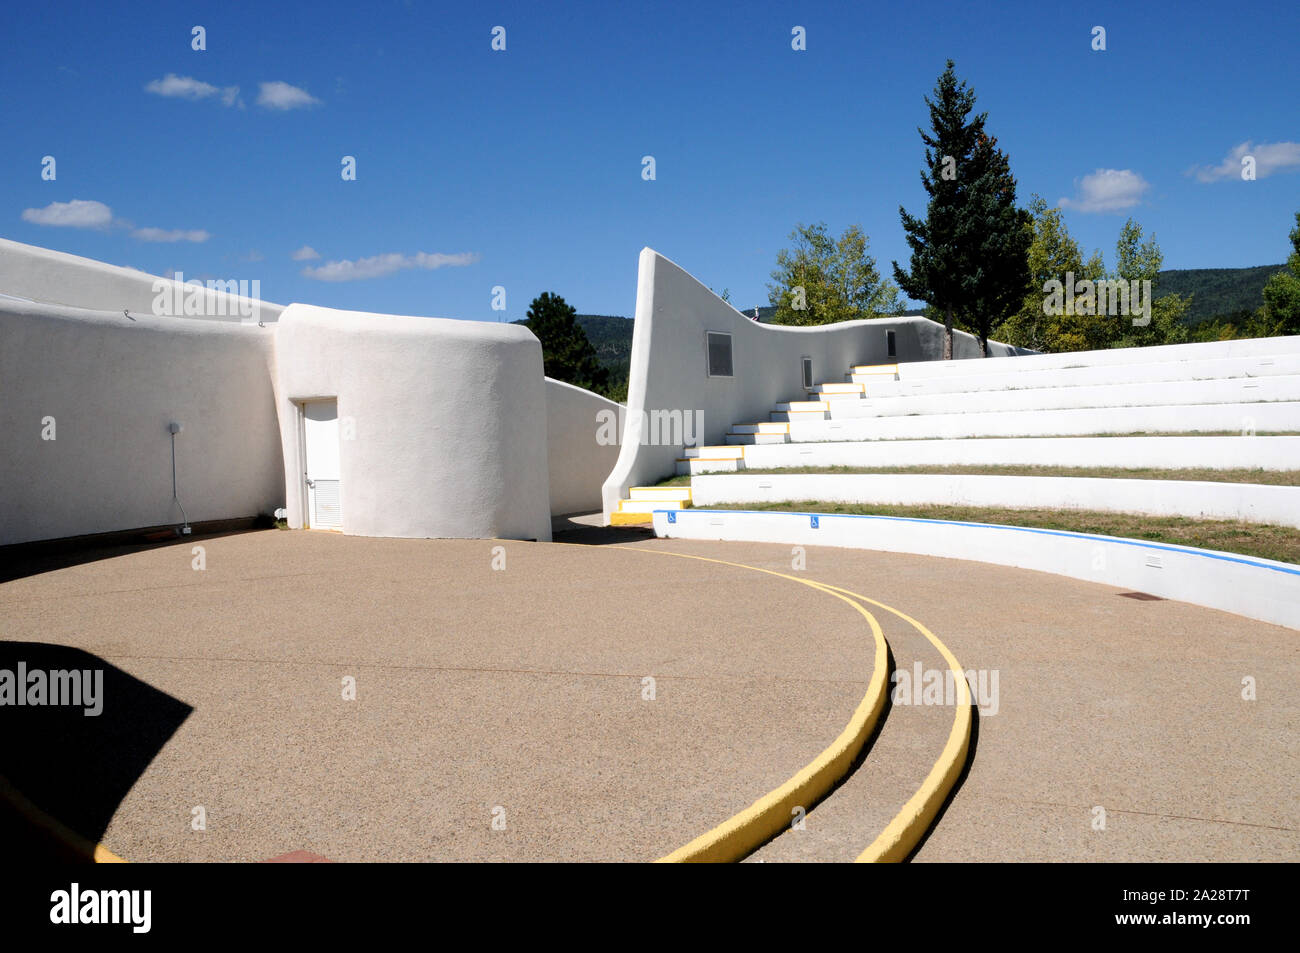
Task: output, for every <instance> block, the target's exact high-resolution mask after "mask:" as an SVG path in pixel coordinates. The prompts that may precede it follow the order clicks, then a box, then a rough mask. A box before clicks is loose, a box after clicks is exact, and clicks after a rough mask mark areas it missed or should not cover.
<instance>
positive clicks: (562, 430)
mask: <svg viewBox="0 0 1300 953" xmlns="http://www.w3.org/2000/svg"><path fill="white" fill-rule="evenodd" d="M619 410H620V406H619V405H618V404H616V403H615V402H614V401H612V400H608V399H606V398H604V397H601V396H600V395H599V394H593V393H592V392H591V391H589V390H585V389H584V388H581V387H575V386H574V385H572V384H566V383H565V382H564V381H557V380H554V379H552V378H550V377H548V378H546V433H547V459H548V461H549V470H550V482H551V514H552V515H554V516H567V515H569V514H572V513H593V512H595V511H596V510H599V509H600V488H601V486H602V485H603V484H604V482H605V477H607V476H609V471H610V470H612V469H613V468H614V463H615V461H616V460H618V442H617V441H604V440H603V433H604V431H603V430H602V426H601V424H602V422H603V420H604V417H603V416H602V415H612V416H613V419H614V421H615V426H616V427H617V421H618V415H619Z"/></svg>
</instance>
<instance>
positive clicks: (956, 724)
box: [823, 583, 971, 864]
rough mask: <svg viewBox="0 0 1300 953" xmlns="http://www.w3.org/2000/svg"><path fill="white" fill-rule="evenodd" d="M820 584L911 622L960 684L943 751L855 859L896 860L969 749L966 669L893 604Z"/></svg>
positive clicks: (930, 815)
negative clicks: (898, 809) (893, 814)
mask: <svg viewBox="0 0 1300 953" xmlns="http://www.w3.org/2000/svg"><path fill="white" fill-rule="evenodd" d="M823 585H825V586H826V588H827V589H833V590H835V591H836V592H840V593H845V594H847V595H850V596H853V597H854V598H857V599H861V600H862V601H863V602H869V603H871V605H873V606H877V607H879V608H881V609H884V610H885V611H886V612H892V613H893V614H894V615H896V616H898V617H899V618H900V619H902V620H903V621H904V622H906V623H908V624H909V625H911V626H912V627H913V628H914V629H916V630H917V631H918V632H920V633H921V634H922V635H924V636H925V637H926V638H927V639H929V640H930V644H931V645H933V646H934V647H935V648H936V649H938V650H939V654H940V655H942V656H943V657H944V660H945V661H946V662H947V663H948V668H949V669H951V670H952V673H953V683H954V685H956V686H960V687H959V688H958V698H957V701H956V706H957V712H956V715H955V716H954V718H953V722H952V731H951V732H949V733H948V743H947V744H945V745H944V747H943V751H942V752H940V754H939V759H938V760H937V761H935V763H934V767H932V768H931V769H930V773H929V774H927V775H926V776H925V780H924V781H922V782H921V787H920V788H919V789H918V790H917V792H916V793H915V794H913V795H912V797H911V798H909V799H908V801H907V803H906V804H904V805H903V807H902V809H901V810H900V811H899V812H898V814H896V815H895V816H894V819H893V820H892V821H890V822H889V824H888V825H887V826H886V827H885V829H884V830H883V831H881V832H880V836H879V837H877V838H876V839H875V840H874V841H872V842H871V844H870V845H869V846H868V847H867V848H866V850H864V851H863V852H862V853H861V854H859V855H858V858H857V861H856V863H859V864H862V863H897V862H898V861H900V860H903V859H904V858H906V857H907V855H908V854H910V853H911V852H912V848H914V847H915V846H916V845H917V844H918V843H920V840H921V838H922V836H924V834H925V832H926V831H927V830H929V829H930V826H931V824H933V823H934V819H935V818H936V817H937V816H938V814H939V808H940V807H942V806H943V802H944V799H945V798H947V796H948V792H949V791H951V790H952V787H953V785H954V784H956V783H957V777H958V776H959V775H960V774H961V771H962V768H963V767H964V766H965V764H966V754H967V752H968V751H969V750H970V729H971V713H970V708H971V696H970V685H968V684H967V682H966V674H965V670H964V669H963V668H962V667H961V663H960V662H958V661H957V656H955V655H953V654H952V651H951V650H950V649H949V648H948V646H946V645H944V644H943V642H941V641H940V640H939V638H938V637H937V636H936V635H935V634H934V633H933V632H931V631H930V630H929V629H927V628H926V627H925V626H923V625H922V624H921V623H920V622H918V621H916V620H915V619H913V618H912V617H911V616H910V615H908V614H907V613H905V612H900V611H899V610H897V609H895V608H894V607H892V606H887V605H885V604H884V603H883V602H877V601H876V600H875V599H872V598H869V597H868V596H864V595H862V594H861V593H857V592H853V591H851V590H849V589H842V588H840V587H839V586H832V585H829V584H826V583H823Z"/></svg>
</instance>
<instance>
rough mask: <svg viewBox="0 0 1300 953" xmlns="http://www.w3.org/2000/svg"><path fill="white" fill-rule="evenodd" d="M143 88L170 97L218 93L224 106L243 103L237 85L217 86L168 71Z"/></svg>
mask: <svg viewBox="0 0 1300 953" xmlns="http://www.w3.org/2000/svg"><path fill="white" fill-rule="evenodd" d="M144 89H145V92H147V93H154V94H155V95H158V96H166V97H168V98H170V99H207V98H208V97H210V96H218V95H219V96H220V97H221V102H222V103H223V104H224V105H226V106H233V105H235V104H236V103H238V104H239V105H240V106H242V105H243V102H242V101H241V100H240V99H239V87H238V86H226V87H224V88H218V87H216V86H213V85H212V84H211V83H205V82H203V81H202V80H199V79H195V78H194V77H192V76H177V75H176V74H175V73H168V74H167V75H166V76H164V77H163V78H162V79H155V80H151V81H150V82H149V83H147V84H145V87H144Z"/></svg>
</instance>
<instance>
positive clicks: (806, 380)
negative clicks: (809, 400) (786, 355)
mask: <svg viewBox="0 0 1300 953" xmlns="http://www.w3.org/2000/svg"><path fill="white" fill-rule="evenodd" d="M802 361H803V389H804V390H812V386H813V379H812V358H811V357H805V358H802Z"/></svg>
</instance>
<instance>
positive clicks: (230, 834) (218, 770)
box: [0, 531, 1300, 861]
mask: <svg viewBox="0 0 1300 953" xmlns="http://www.w3.org/2000/svg"><path fill="white" fill-rule="evenodd" d="M578 538H585V539H586V540H588V541H591V540H594V539H598V538H613V539H624V540H628V541H627V542H623V543H618V544H615V545H572V544H566V543H556V544H532V543H517V542H492V541H445V540H444V541H437V540H382V539H364V538H354V537H343V536H339V535H334V534H319V533H289V532H278V531H268V532H261V533H249V534H242V535H232V536H226V537H220V538H212V539H206V540H205V539H200V540H195V541H194V544H197V545H203V546H204V547H205V551H206V552H205V556H206V565H207V568H206V569H204V570H202V571H196V570H194V569H193V568H191V562H192V559H193V556H192V555H191V551H190V548H191V544H190V543H189V542H187V543H186V544H183V545H176V546H168V547H162V548H157V549H151V550H146V551H140V552H135V553H131V554H129V555H125V556H120V557H117V558H115V559H112V560H104V561H99V562H90V563H85V564H82V565H76V566H69V567H67V568H63V569H58V570H55V571H51V572H46V573H42V574H39V575H33V576H29V577H27V578H23V579H17V580H14V581H12V582H8V583H4V584H3V585H0V634H2V635H3V638H4V639H6V640H12V641H26V642H39V643H47V644H55V645H65V646H75V647H77V648H80V649H83V650H85V651H87V652H90V653H92V654H94V655H96V656H99V657H101V658H103V659H104V660H106V661H107V662H109V663H111V664H112V665H113V666H116V667H117V668H120V669H122V670H123V671H124V672H126V673H127V674H128V675H130V676H133V677H134V678H135V679H138V680H139V681H140V682H142V683H145V684H147V685H148V686H152V688H154V689H158V690H160V691H161V692H164V693H166V695H168V696H171V698H173V699H177V700H179V701H181V702H184V703H185V704H186V705H188V706H192V708H193V710H192V711H191V712H189V713H188V715H186V716H184V717H183V720H181V721H180V722H179V725H178V726H177V727H175V730H174V733H173V734H171V735H170V737H169V738H167V740H166V741H165V743H164V744H162V745H161V748H160V750H158V752H157V754H156V756H154V757H153V758H152V760H151V761H150V762H149V763H148V765H147V768H143V770H142V773H141V774H140V776H139V777H138V779H133V780H134V783H133V784H131V785H129V792H127V793H125V795H124V796H123V797H122V798H121V800H120V803H114V804H113V805H112V807H113V810H112V812H111V821H108V822H107V823H106V825H105V826H106V829H105V830H103V831H86V833H87V834H89V835H91V836H100V837H101V838H102V839H103V840H104V842H105V843H106V844H107V845H108V846H109V847H111V848H112V849H114V850H116V851H117V852H119V853H121V854H123V855H124V856H126V857H127V858H128V859H132V860H261V859H268V858H271V857H276V856H279V855H282V854H285V853H288V852H290V851H296V850H308V851H311V852H313V853H316V854H322V855H324V856H327V857H330V858H332V859H336V860H378V859H392V860H647V859H653V858H654V857H657V856H660V855H662V854H664V853H666V852H668V851H670V850H672V849H673V848H675V847H677V846H680V845H681V844H682V843H685V842H686V841H687V840H690V839H691V838H692V837H693V836H695V835H696V834H698V833H700V832H702V831H703V830H705V829H707V828H709V827H710V826H712V825H714V824H716V823H718V822H720V821H722V820H724V819H725V818H726V817H728V816H729V815H730V814H732V813H734V812H735V811H737V810H739V809H741V808H743V807H745V806H747V805H748V804H749V803H750V802H751V801H752V800H753V799H754V798H756V797H758V796H760V795H761V794H763V793H765V792H766V791H767V790H769V789H771V788H772V787H775V786H776V785H778V784H780V783H781V782H783V781H784V780H786V779H787V778H788V777H789V776H790V775H792V774H793V773H795V772H796V771H797V770H798V769H799V768H801V767H802V766H803V765H804V764H806V763H807V762H808V761H809V760H810V759H811V758H812V757H813V756H815V755H816V754H817V753H818V752H819V751H820V750H821V749H822V748H823V747H824V746H825V745H826V744H828V743H829V742H830V741H831V740H832V739H833V738H834V737H835V736H836V735H837V734H838V733H839V731H840V730H841V728H842V727H843V725H844V723H845V722H846V721H847V719H848V717H849V714H850V713H851V712H852V710H853V708H854V706H855V705H856V704H857V702H858V700H859V699H860V698H861V696H862V693H863V692H864V691H865V688H866V684H867V682H868V680H869V678H870V676H871V671H870V668H871V665H872V648H873V647H872V642H871V636H870V632H869V630H868V629H867V627H866V626H865V625H864V624H863V623H862V621H861V619H860V617H858V615H857V614H856V613H855V612H854V611H853V610H852V609H850V608H849V607H848V606H846V605H845V604H844V603H842V602H841V601H840V600H838V599H834V598H832V597H830V596H827V595H825V594H823V593H819V592H816V591H814V590H812V589H810V588H808V587H805V586H800V585H798V584H796V583H793V582H788V581H785V580H780V579H775V578H773V577H771V576H766V575H762V574H759V573H754V572H750V571H747V570H742V569H734V568H730V567H726V566H721V565H717V564H713V563H703V562H698V561H694V560H683V559H672V558H665V557H664V556H662V555H659V554H658V553H659V552H669V551H671V552H682V553H694V554H699V555H707V556H711V557H715V558H720V559H724V560H730V561H734V562H740V563H747V564H751V565H756V566H763V567H767V568H772V569H776V570H778V571H782V572H787V573H790V574H792V575H803V576H807V577H808V578H810V579H814V580H820V581H825V582H831V583H834V584H837V585H842V586H846V587H848V588H850V589H854V590H856V591H858V592H861V593H863V594H865V595H868V596H871V597H872V598H875V599H879V600H880V601H882V602H884V603H887V604H889V605H892V606H894V607H896V608H898V609H900V610H903V611H905V612H907V613H909V614H911V615H913V616H915V617H917V618H918V619H920V620H921V621H922V622H924V623H925V624H926V625H928V626H929V627H930V628H931V629H932V630H933V631H934V632H935V633H936V634H937V635H938V636H939V637H940V638H942V639H943V640H944V641H945V642H946V643H947V644H948V646H949V647H950V648H951V649H952V650H953V651H954V653H955V654H956V655H957V657H958V659H959V660H960V661H961V662H962V663H963V665H965V666H966V667H967V668H984V669H997V670H998V672H999V711H998V712H997V714H996V715H986V716H983V717H981V718H980V719H979V735H978V739H977V745H976V753H975V757H974V760H973V762H972V765H971V770H970V774H969V777H968V778H967V779H966V780H965V782H964V783H963V785H962V787H961V788H960V790H959V791H958V793H957V795H956V796H955V798H954V799H953V800H952V802H951V804H950V805H949V807H948V810H947V811H946V813H945V815H944V816H943V818H942V820H941V823H940V824H939V826H938V827H937V829H936V830H935V832H934V833H933V834H932V835H931V836H930V838H929V839H928V840H927V841H926V842H925V844H924V845H923V847H922V849H921V850H920V851H919V853H918V855H917V859H919V860H1020V859H1045V860H1076V859H1105V860H1155V859H1186V860H1200V859H1225V860H1226V859H1256V858H1268V859H1279V860H1282V859H1285V860H1295V859H1300V806H1298V805H1297V794H1296V789H1295V784H1294V777H1295V776H1296V774H1297V768H1298V767H1300V744H1298V743H1297V735H1296V714H1297V707H1298V703H1297V698H1298V697H1300V696H1298V694H1297V691H1296V690H1297V688H1298V687H1300V651H1298V650H1297V637H1298V636H1300V633H1296V632H1293V631H1291V630H1287V629H1282V628H1279V627H1276V626H1269V625H1265V624H1262V623H1255V622H1250V621H1247V620H1244V619H1240V618H1238V617H1235V616H1231V615H1227V614H1225V613H1220V612H1214V611H1211V610H1205V609H1198V608H1195V607H1192V606H1188V605H1184V604H1180V603H1173V602H1163V601H1162V602H1136V601H1133V600H1129V599H1125V598H1120V597H1119V596H1118V592H1119V591H1118V590H1113V589H1110V588H1107V587H1103V586H1096V585H1091V584H1086V583H1078V582H1073V581H1071V580H1067V579H1063V578H1060V577H1056V576H1049V575H1046V574H1040V573H1034V572H1028V571H1022V570H1010V569H1003V568H999V567H992V566H984V565H981V564H978V563H970V562H961V561H955V560H940V559H928V558H923V557H908V556H895V555H887V554H880V553H867V552H854V551H847V550H832V549H809V550H808V551H807V566H806V569H804V570H802V571H792V570H791V550H790V548H789V547H783V546H770V545H759V544H732V543H695V542H686V541H667V540H653V539H645V538H642V537H639V536H637V535H636V534H630V533H629V534H620V535H615V536H613V537H602V536H601V535H600V534H597V533H595V532H591V531H586V536H585V537H584V536H582V535H581V534H578V533H572V534H562V535H560V536H557V539H560V540H564V539H578ZM495 546H501V547H503V548H504V554H505V559H506V568H505V569H504V570H503V571H497V570H493V569H492V560H493V557H494V552H493V547H495ZM633 547H640V548H646V549H650V550H655V551H657V552H652V553H642V552H634V551H629V550H630V549H632V548H633ZM876 614H877V616H878V618H879V619H880V621H881V623H882V625H883V626H884V627H885V633H886V636H887V637H888V638H889V640H890V643H891V647H892V651H893V654H894V658H895V663H896V665H897V666H898V667H899V668H907V669H910V668H911V666H912V665H913V663H914V662H915V661H917V660H919V661H921V662H922V664H923V665H924V666H925V667H926V668H941V667H942V666H941V662H940V657H939V655H938V653H937V652H936V651H935V650H934V649H933V648H932V647H931V646H930V645H929V643H928V642H926V641H925V640H924V639H922V638H921V637H920V636H919V635H918V634H917V633H916V632H915V631H914V630H912V629H911V628H910V627H909V626H907V625H906V624H905V623H903V622H901V621H900V620H898V619H896V618H895V617H893V616H891V615H889V614H888V613H885V612H880V611H877V612H876ZM1247 675H1249V676H1253V677H1254V678H1255V679H1256V681H1257V684H1258V692H1259V698H1258V700H1257V701H1253V702H1247V701H1243V700H1242V699H1241V697H1240V692H1241V679H1242V677H1243V676H1247ZM345 676H351V677H353V678H355V679H356V684H357V699H356V700H355V701H346V700H344V699H343V698H342V692H341V684H342V679H343V678H344V677H345ZM645 676H653V677H654V678H655V680H656V685H655V688H656V698H655V700H653V701H647V700H643V698H642V690H643V688H642V679H643V678H644V677H645ZM112 704H113V697H112V696H111V695H110V697H109V698H108V700H107V705H108V707H107V708H106V711H105V715H104V716H103V717H104V718H109V717H110V716H111V714H112V708H111V706H112ZM6 714H7V712H6V710H5V709H0V719H4V718H5V717H6ZM951 717H952V710H951V709H950V708H946V707H944V706H942V705H939V706H919V705H914V706H902V705H895V706H893V707H892V709H891V710H890V712H889V714H888V718H887V719H886V721H885V723H884V726H883V727H882V729H881V732H880V734H879V737H878V738H877V739H876V740H875V742H874V744H873V746H872V748H871V750H870V752H869V753H868V755H867V757H866V759H865V761H864V762H863V763H862V765H861V766H860V767H859V768H858V769H857V771H855V773H854V774H853V775H852V776H850V778H849V779H848V780H847V781H846V782H845V783H844V784H843V785H841V786H840V787H839V788H838V789H836V791H835V792H834V793H832V795H831V796H830V797H829V798H827V799H826V800H825V801H823V802H822V804H820V805H819V806H817V807H816V808H815V809H813V810H812V811H811V812H810V813H809V814H808V817H807V820H806V825H805V829H804V830H801V831H792V832H789V833H787V834H785V835H782V836H781V837H780V838H778V839H776V840H775V841H773V842H772V843H771V844H770V845H768V846H767V847H765V848H763V849H762V850H761V851H759V852H758V854H756V855H755V857H754V858H753V859H755V860H768V861H781V860H847V859H851V858H852V857H853V856H855V855H856V854H857V852H858V851H860V850H861V849H862V848H863V847H865V846H866V845H867V844H868V843H869V842H870V841H871V840H872V839H873V838H874V837H875V835H876V834H877V833H878V832H879V830H880V828H881V827H883V826H884V824H885V823H886V822H887V821H888V820H889V819H890V817H892V816H893V813H894V812H895V811H897V809H898V807H899V806H901V804H902V803H903V802H904V801H905V800H906V799H907V798H908V797H909V796H910V795H911V794H912V792H913V791H914V790H915V788H916V786H917V785H918V784H919V783H920V780H921V778H923V777H924V776H925V774H926V772H927V771H928V770H929V768H930V765H931V764H932V763H933V761H934V759H935V758H936V757H937V756H938V753H939V751H940V750H941V748H942V747H943V741H944V739H945V738H946V736H947V731H948V728H949V726H950V724H951ZM0 728H3V721H2V720H0ZM65 754H66V753H65ZM109 754H111V751H110V752H109ZM96 756H97V757H100V758H102V757H105V756H106V754H105V752H104V751H103V750H100V751H98V752H96ZM26 770H28V771H29V772H30V771H39V770H41V768H40V766H39V765H27V766H26ZM79 781H80V783H84V784H86V785H88V786H89V787H87V788H86V789H85V790H87V791H88V792H89V793H91V794H93V793H95V792H94V785H95V783H96V782H95V777H94V776H87V777H82V778H80V779H79ZM115 800H116V799H115ZM196 806H202V807H203V808H204V810H205V812H206V818H207V830H206V831H202V832H196V831H192V830H191V829H190V826H191V816H192V809H193V808H194V807H196ZM1095 806H1100V807H1104V808H1105V810H1106V812H1107V815H1106V829H1105V830H1104V831H1098V830H1094V829H1093V821H1094V814H1093V808H1094V807H1095ZM495 808H501V809H503V810H504V819H505V829H504V830H493V829H492V826H491V822H492V816H493V811H494V809H495Z"/></svg>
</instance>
